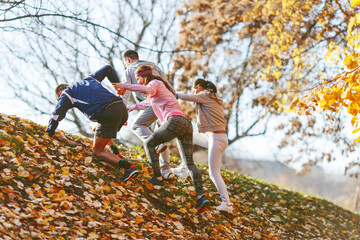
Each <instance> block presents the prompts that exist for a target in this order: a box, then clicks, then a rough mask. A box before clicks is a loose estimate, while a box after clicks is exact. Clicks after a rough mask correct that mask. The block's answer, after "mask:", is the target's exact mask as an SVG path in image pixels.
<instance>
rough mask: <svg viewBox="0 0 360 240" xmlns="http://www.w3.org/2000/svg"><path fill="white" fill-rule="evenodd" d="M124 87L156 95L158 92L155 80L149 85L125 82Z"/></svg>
mask: <svg viewBox="0 0 360 240" xmlns="http://www.w3.org/2000/svg"><path fill="white" fill-rule="evenodd" d="M121 87H122V88H124V89H126V90H130V91H134V92H139V93H146V94H149V95H154V94H155V93H156V92H157V85H156V83H155V82H154V81H151V82H150V83H149V84H148V85H146V86H144V85H139V84H130V83H123V84H122V85H121Z"/></svg>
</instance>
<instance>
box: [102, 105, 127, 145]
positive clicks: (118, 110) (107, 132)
mask: <svg viewBox="0 0 360 240" xmlns="http://www.w3.org/2000/svg"><path fill="white" fill-rule="evenodd" d="M127 120H128V112H127V110H126V106H125V104H124V103H123V102H116V103H113V104H111V105H110V106H109V107H108V108H106V109H105V110H104V111H103V112H102V114H101V116H100V118H99V120H98V123H97V125H96V128H95V134H96V136H98V137H100V136H102V137H103V138H116V133H117V132H118V131H120V129H121V127H122V126H123V125H124V124H125V123H126V121H127Z"/></svg>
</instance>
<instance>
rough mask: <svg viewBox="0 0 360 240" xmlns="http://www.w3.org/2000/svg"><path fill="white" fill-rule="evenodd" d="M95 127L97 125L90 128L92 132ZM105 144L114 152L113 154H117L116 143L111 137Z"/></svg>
mask: <svg viewBox="0 0 360 240" xmlns="http://www.w3.org/2000/svg"><path fill="white" fill-rule="evenodd" d="M96 127H97V125H95V126H94V127H93V128H92V130H93V132H95V130H96ZM106 146H107V147H108V148H109V150H110V151H111V152H112V153H113V154H115V155H118V154H119V150H118V149H117V147H116V145H115V143H114V141H113V140H112V139H110V141H109V142H108V143H107V144H106Z"/></svg>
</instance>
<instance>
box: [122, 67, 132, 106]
mask: <svg viewBox="0 0 360 240" xmlns="http://www.w3.org/2000/svg"><path fill="white" fill-rule="evenodd" d="M121 82H122V83H131V79H130V76H129V69H126V70H125V72H124V73H123V75H122V78H121ZM130 95H131V91H129V90H126V92H125V94H124V95H123V96H122V99H123V102H124V104H125V106H127V104H128V102H129V99H130Z"/></svg>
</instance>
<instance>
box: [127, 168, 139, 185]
mask: <svg viewBox="0 0 360 240" xmlns="http://www.w3.org/2000/svg"><path fill="white" fill-rule="evenodd" d="M138 175H139V171H138V170H135V171H133V172H132V173H131V174H130V175H129V176H128V177H127V178H126V179H124V180H123V181H124V182H126V181H129V180H133V179H134V178H135V177H137V176H138Z"/></svg>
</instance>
